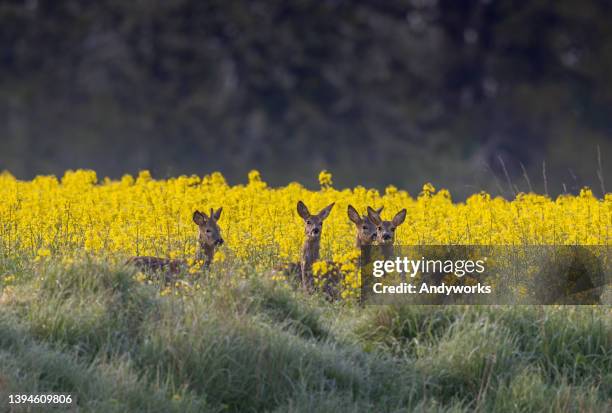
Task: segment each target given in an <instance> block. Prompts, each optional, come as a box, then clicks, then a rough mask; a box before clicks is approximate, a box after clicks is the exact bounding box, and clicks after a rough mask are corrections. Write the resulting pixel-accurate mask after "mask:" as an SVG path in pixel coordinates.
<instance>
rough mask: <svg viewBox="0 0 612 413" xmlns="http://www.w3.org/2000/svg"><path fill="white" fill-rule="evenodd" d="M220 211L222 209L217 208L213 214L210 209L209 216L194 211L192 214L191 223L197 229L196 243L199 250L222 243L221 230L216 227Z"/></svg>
mask: <svg viewBox="0 0 612 413" xmlns="http://www.w3.org/2000/svg"><path fill="white" fill-rule="evenodd" d="M222 210H223V208H219V209H217V210H216V211H214V212H213V209H212V208H211V209H210V216H209V215H206V213H204V212H200V211H195V212H194V213H193V222H195V224H196V225H197V226H198V228H199V234H198V242H199V244H200V248H202V249H211V248H214V247H217V246H219V245H222V244H223V242H224V241H223V238H222V237H221V228H219V225H217V221H218V220H219V218H220V217H221V211H222Z"/></svg>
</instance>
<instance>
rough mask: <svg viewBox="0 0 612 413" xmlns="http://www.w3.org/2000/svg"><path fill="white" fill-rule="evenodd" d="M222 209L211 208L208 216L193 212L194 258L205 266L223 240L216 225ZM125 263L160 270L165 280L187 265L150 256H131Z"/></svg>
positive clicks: (208, 263)
mask: <svg viewBox="0 0 612 413" xmlns="http://www.w3.org/2000/svg"><path fill="white" fill-rule="evenodd" d="M222 210H223V208H219V209H217V210H216V211H214V212H213V209H212V208H211V209H210V216H208V215H206V214H205V213H204V212H200V211H195V212H194V213H193V222H194V223H195V224H196V225H197V226H198V245H197V249H196V256H195V258H196V260H203V261H204V267H205V268H207V267H209V266H210V264H211V263H212V261H213V257H214V255H215V248H216V247H218V246H220V245H222V244H223V242H224V241H223V238H222V237H221V229H220V228H219V225H217V221H218V220H219V218H220V217H221V211H222ZM126 264H129V265H134V266H135V267H137V268H138V269H140V270H141V271H143V272H162V273H164V279H165V280H166V281H172V280H173V279H174V277H175V276H176V275H178V274H179V273H180V272H181V271H182V270H184V269H185V268H186V267H187V262H186V261H185V260H171V259H167V258H159V257H150V256H137V257H131V258H129V259H128V260H127V261H126Z"/></svg>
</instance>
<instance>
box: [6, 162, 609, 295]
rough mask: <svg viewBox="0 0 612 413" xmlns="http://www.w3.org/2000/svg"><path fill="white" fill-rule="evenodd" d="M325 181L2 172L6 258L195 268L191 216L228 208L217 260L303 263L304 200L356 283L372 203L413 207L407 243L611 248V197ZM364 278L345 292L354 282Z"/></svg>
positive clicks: (388, 210)
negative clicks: (134, 261) (456, 197)
mask: <svg viewBox="0 0 612 413" xmlns="http://www.w3.org/2000/svg"><path fill="white" fill-rule="evenodd" d="M318 178H319V179H318V180H319V184H320V185H321V189H320V190H309V189H307V188H305V187H304V186H302V185H301V184H299V183H290V184H288V185H286V186H284V187H270V186H268V184H267V183H266V182H265V181H264V180H263V179H262V177H261V175H260V173H259V172H258V171H251V172H250V173H249V175H248V183H247V184H244V185H229V184H228V183H227V182H226V180H225V178H224V177H223V175H222V174H220V173H218V172H215V173H212V174H210V175H206V176H204V177H198V176H195V175H191V176H179V177H176V178H170V179H162V180H158V179H154V177H152V176H151V174H150V173H149V172H148V171H141V172H140V173H139V174H138V176H137V177H135V178H134V177H132V176H130V175H125V176H123V177H122V178H121V179H119V180H111V179H107V178H105V179H102V180H100V179H98V177H97V175H96V173H95V172H94V171H90V170H78V171H67V172H66V173H65V174H64V176H63V177H62V178H61V179H58V178H57V177H55V176H38V177H36V178H34V179H33V180H31V181H21V180H18V179H16V178H14V177H13V176H12V175H10V174H9V173H6V172H5V173H3V174H2V175H0V198H1V199H2V200H3V201H2V203H1V204H0V248H2V249H3V252H4V253H6V254H30V255H31V256H32V257H36V259H37V260H44V259H46V258H47V257H49V256H55V255H61V256H62V257H70V256H75V255H78V254H81V253H82V252H83V251H85V252H87V253H90V254H100V255H105V256H114V257H118V258H121V259H124V258H125V257H126V256H128V255H155V256H160V257H168V258H193V257H194V256H195V249H196V233H197V231H196V226H195V225H194V224H193V222H192V214H193V211H194V210H196V209H199V210H202V211H208V210H209V209H210V208H219V207H223V215H222V218H221V220H220V222H219V225H220V227H221V229H222V233H223V237H224V239H225V241H226V246H224V247H223V249H221V250H220V251H219V253H218V255H217V257H216V258H215V259H216V260H218V261H223V260H225V259H226V257H228V256H231V257H233V258H238V259H250V258H253V257H259V258H261V257H269V258H270V259H271V260H273V261H274V260H278V261H280V260H285V261H286V260H292V261H297V260H298V259H299V252H300V247H301V245H302V242H303V223H302V220H301V219H300V218H299V217H298V216H297V214H296V212H295V205H296V203H297V201H298V200H303V201H304V202H305V203H306V205H308V207H309V208H310V209H311V210H319V209H321V208H322V207H323V206H325V205H328V204H330V203H331V202H335V203H336V206H335V208H334V210H333V211H332V213H331V215H330V217H329V218H328V219H327V220H326V221H325V225H324V228H323V236H322V240H321V258H322V260H324V259H333V260H334V261H337V262H339V263H340V264H341V265H345V270H346V271H347V272H348V273H356V272H357V271H353V268H352V267H351V266H350V264H351V263H353V262H355V259H354V257H353V256H351V254H353V255H354V253H355V247H354V236H355V234H354V225H353V224H352V223H351V222H350V221H349V219H348V217H347V215H346V209H347V206H348V205H349V204H352V205H353V206H355V207H356V208H357V209H358V210H359V211H362V212H364V211H365V209H366V207H367V206H368V205H369V206H372V207H374V208H378V207H380V206H383V205H384V207H385V209H384V211H383V214H382V215H383V218H385V219H390V218H391V217H392V216H393V214H395V213H396V212H397V211H398V210H400V209H402V208H406V209H407V211H408V213H407V218H406V223H405V224H404V225H402V226H400V227H398V230H397V234H396V243H397V244H402V245H421V244H432V245H433V244H477V245H572V244H585V245H610V244H611V243H612V194H606V195H605V197H604V198H603V199H598V198H597V197H595V196H594V195H593V193H592V191H591V190H590V189H588V188H585V189H583V190H582V191H581V192H580V193H579V195H577V196H573V195H561V196H559V197H557V198H556V199H551V198H549V197H548V196H545V195H538V194H533V193H529V194H519V195H518V196H517V197H516V198H515V199H514V200H507V199H504V198H501V197H492V196H491V195H489V194H487V193H477V194H474V195H472V196H471V197H469V198H468V199H467V200H466V201H465V202H453V200H452V197H451V194H450V193H449V191H447V190H445V189H441V190H437V189H436V188H435V187H434V186H433V185H432V184H429V183H428V184H425V185H424V186H423V189H422V192H421V193H420V194H419V195H418V196H417V197H412V196H411V195H410V194H408V193H407V192H406V191H404V190H401V189H398V188H396V187H394V186H389V187H387V188H386V189H385V192H384V194H380V193H379V192H378V191H377V190H375V189H368V188H364V187H362V186H357V187H355V188H352V189H350V188H349V189H336V188H334V187H333V181H332V175H331V173H329V172H327V171H322V172H321V174H320V175H319V177H318ZM266 265H267V264H266ZM196 267H197V266H196ZM192 271H195V270H192ZM357 278H358V277H356V276H351V277H349V281H348V282H350V283H357Z"/></svg>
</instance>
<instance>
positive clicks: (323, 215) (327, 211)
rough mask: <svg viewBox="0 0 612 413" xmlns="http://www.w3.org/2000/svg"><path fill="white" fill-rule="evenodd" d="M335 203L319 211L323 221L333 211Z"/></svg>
mask: <svg viewBox="0 0 612 413" xmlns="http://www.w3.org/2000/svg"><path fill="white" fill-rule="evenodd" d="M335 204H336V203H335V202H332V203H331V204H329V205H328V206H326V207H325V208H323V209H322V210H321V212H319V214H318V217H319V218H320V219H321V221H322V220H324V219H325V218H327V217H328V216H329V213H330V212H331V210H332V208H333V207H334V205H335Z"/></svg>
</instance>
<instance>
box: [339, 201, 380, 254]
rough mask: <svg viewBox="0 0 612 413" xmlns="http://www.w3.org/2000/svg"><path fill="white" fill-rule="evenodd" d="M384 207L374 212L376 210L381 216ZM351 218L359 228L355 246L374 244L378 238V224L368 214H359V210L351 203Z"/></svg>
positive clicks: (349, 215)
mask: <svg viewBox="0 0 612 413" xmlns="http://www.w3.org/2000/svg"><path fill="white" fill-rule="evenodd" d="M383 208H384V207H380V208H378V209H377V210H375V211H374V212H376V213H377V214H378V215H379V216H380V213H381V212H382V210H383ZM347 213H348V217H349V219H350V220H351V221H352V222H353V224H355V228H356V229H357V236H356V239H355V246H356V247H357V248H362V247H366V246H369V245H372V243H373V242H374V241H376V238H377V235H378V233H377V230H376V225H374V223H373V222H372V220H371V219H370V217H368V215H367V214H366V215H363V216H361V215H359V212H357V210H356V209H355V208H354V207H353V206H352V205H349V206H348V209H347Z"/></svg>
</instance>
